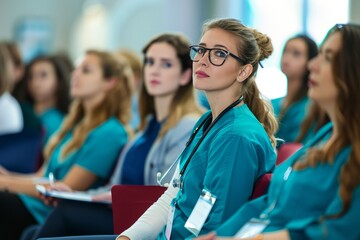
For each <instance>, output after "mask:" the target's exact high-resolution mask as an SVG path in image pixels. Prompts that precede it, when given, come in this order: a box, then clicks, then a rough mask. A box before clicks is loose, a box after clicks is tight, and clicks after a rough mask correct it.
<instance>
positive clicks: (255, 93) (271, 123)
mask: <svg viewBox="0 0 360 240" xmlns="http://www.w3.org/2000/svg"><path fill="white" fill-rule="evenodd" d="M214 28H220V29H223V30H225V31H227V32H229V33H231V34H233V35H234V36H236V37H237V39H238V40H237V42H238V44H237V51H238V54H239V56H241V59H242V60H243V63H244V64H251V65H252V67H253V72H252V73H251V74H250V76H249V77H248V78H247V79H246V80H245V81H244V82H243V87H242V95H243V96H244V102H245V103H246V104H247V105H248V106H249V108H250V110H251V111H252V113H253V114H254V115H255V116H256V118H257V119H258V120H259V122H260V123H261V124H262V125H263V126H264V128H265V130H266V133H267V134H268V136H269V138H270V140H271V142H272V144H273V146H275V145H276V140H275V136H274V133H275V132H276V130H277V128H278V124H277V121H276V119H275V117H274V114H273V109H272V106H271V104H270V103H269V102H267V101H265V100H264V99H262V98H261V96H260V91H259V89H258V87H257V85H256V82H255V77H256V73H257V70H258V66H259V63H260V61H262V60H264V59H266V58H268V57H269V56H270V55H271V53H272V52H273V46H272V43H271V40H270V38H269V37H268V36H266V35H264V34H262V33H260V32H258V31H257V30H255V29H251V28H248V27H246V26H244V25H243V24H242V23H241V22H240V21H238V20H237V19H215V20H211V21H209V22H207V23H205V24H204V27H203V34H204V33H205V32H206V31H208V30H210V29H214Z"/></svg>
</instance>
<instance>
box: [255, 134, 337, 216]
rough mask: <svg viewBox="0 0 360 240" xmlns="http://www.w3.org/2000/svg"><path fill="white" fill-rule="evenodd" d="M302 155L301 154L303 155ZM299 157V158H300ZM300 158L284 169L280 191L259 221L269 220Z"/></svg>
mask: <svg viewBox="0 0 360 240" xmlns="http://www.w3.org/2000/svg"><path fill="white" fill-rule="evenodd" d="M329 131H330V129H329V130H328V131H326V132H324V133H323V134H321V135H320V136H319V137H318V138H317V139H316V140H315V141H313V142H312V143H311V144H309V145H308V147H303V148H302V150H301V151H302V152H304V150H307V149H308V148H309V147H310V146H313V145H315V144H316V143H318V142H319V141H320V140H321V139H322V138H323V137H324V136H325V135H326V134H328V133H329ZM303 154H304V153H302V155H303ZM302 155H301V156H302ZM299 158H300V156H299V157H298V158H296V159H295V160H294V161H293V162H292V163H291V165H290V166H289V167H288V168H287V169H286V171H285V172H284V175H283V181H282V183H281V186H280V190H279V192H278V194H277V195H276V197H275V199H274V200H273V201H272V202H271V204H270V206H269V207H268V208H267V209H265V210H264V212H263V213H261V214H260V219H268V218H269V215H270V213H271V212H272V211H273V210H274V209H275V207H276V206H277V203H278V200H279V199H280V196H281V193H282V191H283V190H284V187H285V184H286V182H287V181H288V179H289V177H290V175H291V173H292V172H293V166H294V164H295V163H296V162H297V161H298V160H299Z"/></svg>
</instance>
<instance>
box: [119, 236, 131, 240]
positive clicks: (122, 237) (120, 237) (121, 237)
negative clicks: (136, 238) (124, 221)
mask: <svg viewBox="0 0 360 240" xmlns="http://www.w3.org/2000/svg"><path fill="white" fill-rule="evenodd" d="M116 240H130V238H128V237H127V236H119V237H117V238H116Z"/></svg>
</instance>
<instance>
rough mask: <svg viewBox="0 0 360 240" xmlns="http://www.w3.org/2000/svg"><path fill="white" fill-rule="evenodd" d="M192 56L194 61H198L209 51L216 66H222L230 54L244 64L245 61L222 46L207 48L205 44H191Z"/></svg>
mask: <svg viewBox="0 0 360 240" xmlns="http://www.w3.org/2000/svg"><path fill="white" fill-rule="evenodd" d="M189 48H190V58H191V60H192V61H193V62H198V61H200V59H201V58H202V57H203V56H204V55H205V53H206V52H207V51H209V54H208V57H209V61H210V63H211V64H212V65H214V66H221V65H223V64H224V62H225V60H226V58H227V57H228V56H229V55H230V56H231V57H233V58H235V59H236V60H237V61H238V62H240V63H242V64H244V61H243V60H241V59H240V58H239V57H238V56H236V55H235V54H233V53H231V52H229V51H227V50H224V49H221V48H206V47H203V46H198V45H193V46H190V47H189Z"/></svg>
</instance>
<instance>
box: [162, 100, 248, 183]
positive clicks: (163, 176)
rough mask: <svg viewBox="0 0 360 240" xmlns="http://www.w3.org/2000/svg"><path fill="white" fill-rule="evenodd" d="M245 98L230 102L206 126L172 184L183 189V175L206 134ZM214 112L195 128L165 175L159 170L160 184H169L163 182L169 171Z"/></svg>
mask: <svg viewBox="0 0 360 240" xmlns="http://www.w3.org/2000/svg"><path fill="white" fill-rule="evenodd" d="M243 99H244V96H241V97H240V98H239V99H237V100H236V101H235V102H233V103H232V104H230V105H229V106H228V107H227V108H225V109H224V110H223V111H222V112H221V113H220V114H219V116H217V117H216V118H215V120H214V121H212V122H211V124H210V125H209V127H207V128H206V130H205V132H204V133H203V135H202V136H201V138H200V139H199V141H198V142H197V143H196V145H195V147H194V148H193V150H192V151H191V153H190V155H189V157H188V158H187V159H186V162H185V164H184V166H183V168H182V169H181V171H180V173H179V177H178V178H174V179H173V180H172V185H173V187H175V188H180V189H182V187H183V175H184V173H185V171H186V168H187V167H188V165H189V163H190V161H191V159H192V157H193V156H194V154H195V152H196V150H197V149H198V148H199V146H200V144H201V143H202V141H203V140H204V138H205V137H206V135H207V134H208V133H209V131H210V130H211V128H212V127H213V126H214V125H215V124H216V123H217V122H218V121H219V119H220V118H221V117H222V116H223V115H224V114H225V113H227V112H228V111H230V110H231V109H232V108H234V107H235V106H236V105H238V104H239V103H241V102H242V100H243ZM211 117H212V114H211V113H210V114H209V115H208V116H207V117H206V118H205V119H204V120H203V121H202V122H201V123H200V124H199V126H197V127H196V128H195V130H194V131H193V133H192V134H191V136H190V138H189V140H188V141H187V142H186V145H185V148H184V150H183V151H182V152H181V153H180V154H179V156H178V157H177V158H176V160H175V161H174V162H173V163H172V164H171V166H170V167H169V169H168V170H166V172H165V173H164V175H162V174H161V172H158V173H157V174H156V178H157V183H158V184H159V185H160V186H165V187H167V186H169V184H168V183H165V184H163V183H162V182H163V180H164V178H165V177H166V176H167V175H168V174H169V172H170V171H171V170H172V169H173V168H174V166H175V165H176V164H177V162H178V161H179V159H180V158H181V156H182V155H183V153H184V151H185V150H186V149H187V148H188V147H189V145H190V144H191V143H192V141H193V140H194V138H195V136H196V134H197V133H198V132H199V130H200V129H201V127H202V126H204V124H205V123H207V122H209V121H210V120H211Z"/></svg>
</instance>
